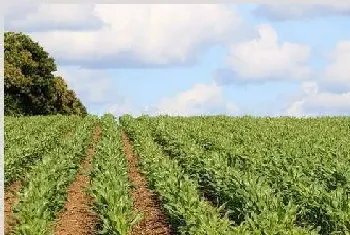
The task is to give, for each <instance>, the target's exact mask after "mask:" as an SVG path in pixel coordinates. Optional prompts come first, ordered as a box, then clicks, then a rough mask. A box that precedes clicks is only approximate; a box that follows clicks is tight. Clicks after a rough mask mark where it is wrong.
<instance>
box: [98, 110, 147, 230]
mask: <svg viewBox="0 0 350 235" xmlns="http://www.w3.org/2000/svg"><path fill="white" fill-rule="evenodd" d="M101 128H102V136H101V140H100V141H99V143H98V144H97V146H96V155H95V157H94V158H93V161H92V172H91V194H92V196H93V198H94V199H95V211H96V212H97V213H98V214H99V216H100V223H101V224H100V226H98V227H99V230H100V231H99V232H100V233H101V234H111V235H112V234H113V235H127V234H130V231H131V229H132V226H133V225H134V224H135V223H136V222H137V221H138V220H139V219H140V218H141V217H140V214H136V213H134V212H133V211H132V198H131V195H130V193H129V191H130V188H131V185H130V183H129V179H128V165H127V161H126V158H125V155H124V154H123V150H122V135H121V129H120V127H119V126H118V125H117V124H116V121H115V119H114V117H113V116H111V115H104V116H103V117H102V118H101Z"/></svg>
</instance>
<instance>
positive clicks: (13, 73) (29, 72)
mask: <svg viewBox="0 0 350 235" xmlns="http://www.w3.org/2000/svg"><path fill="white" fill-rule="evenodd" d="M4 55H5V64H4V65H5V66H4V67H5V71H4V72H5V74H4V75H5V76H4V86H5V97H4V99H5V115H51V114H78V115H86V114H87V112H86V108H85V107H84V105H83V104H82V103H81V101H80V100H79V99H78V98H77V96H76V94H75V93H74V91H73V90H69V89H68V87H67V84H66V82H65V81H64V80H63V78H62V77H55V76H54V75H53V74H52V72H54V71H56V70H57V67H56V64H55V60H54V59H53V58H51V57H50V56H49V54H48V53H47V52H46V51H45V50H44V49H43V48H42V47H41V46H40V45H39V44H38V43H36V42H34V41H33V40H32V39H31V38H30V37H29V36H28V35H26V34H23V33H15V32H5V40H4Z"/></svg>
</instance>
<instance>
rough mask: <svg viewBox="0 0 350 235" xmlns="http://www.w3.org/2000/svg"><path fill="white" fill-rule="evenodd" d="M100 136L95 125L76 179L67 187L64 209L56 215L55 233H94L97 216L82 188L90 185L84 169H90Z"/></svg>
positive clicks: (91, 201) (90, 200)
mask: <svg viewBox="0 0 350 235" xmlns="http://www.w3.org/2000/svg"><path fill="white" fill-rule="evenodd" d="M100 138H101V127H100V126H97V127H96V128H95V132H94V135H93V139H92V143H91V145H90V147H89V149H88V150H87V154H86V157H85V159H84V160H83V162H82V164H81V166H80V168H79V171H78V174H77V176H76V179H75V181H74V182H73V183H72V184H71V185H70V186H69V187H68V189H67V193H68V198H67V202H66V203H65V205H64V210H63V211H62V212H61V213H60V214H59V215H58V218H57V222H56V224H55V228H54V229H55V235H92V234H95V233H96V232H95V228H96V225H97V223H98V216H97V215H96V214H95V213H94V212H93V211H92V209H91V207H92V205H93V200H92V198H91V197H90V196H89V195H88V194H86V193H85V192H84V190H85V189H86V188H88V187H89V186H90V177H89V176H88V175H87V174H86V171H91V167H92V166H91V161H92V158H93V156H94V155H95V148H94V145H95V143H97V142H98V141H99V140H100Z"/></svg>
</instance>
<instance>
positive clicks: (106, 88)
mask: <svg viewBox="0 0 350 235" xmlns="http://www.w3.org/2000/svg"><path fill="white" fill-rule="evenodd" d="M4 19H5V31H16V32H24V33H26V34H28V35H30V37H31V38H32V39H33V40H34V41H37V42H39V44H40V45H41V46H43V47H44V49H45V50H46V51H47V52H49V54H50V56H52V57H53V58H55V60H56V64H57V67H58V70H57V71H56V72H55V74H56V75H59V76H62V77H63V78H64V79H65V80H66V82H67V84H68V86H69V87H70V88H71V89H73V90H74V91H75V92H76V94H77V95H78V97H79V98H80V99H81V100H82V102H83V103H84V104H85V106H86V107H87V109H88V112H89V113H92V114H97V115H102V114H104V113H113V114H114V115H116V116H119V115H122V114H126V113H128V114H132V115H133V116H139V115H142V114H148V115H160V114H168V115H183V116H191V115H217V114H224V115H233V116H240V115H256V116H324V115H327V116H329V115H332V116H333V115H350V66H349V65H350V30H348V29H349V28H350V4H349V3H343V4H340V3H338V4H328V5H306V4H302V5H286V4H283V5H259V4H255V5H253V4H238V5H237V4H235V5H233V4H231V5H230V4H229V5H225V4H219V5H215V4H210V5H190V4H186V5H150V4H147V5H141V4H140V5H139V4H138V5H120V4H119V5H105V4H82V5H79V4H68V5H65V4H59V5H57V4H50V5H43V4H38V5H33V4H30V5H23V3H22V4H21V5H16V4H12V5H10V6H7V7H6V8H5V18H4Z"/></svg>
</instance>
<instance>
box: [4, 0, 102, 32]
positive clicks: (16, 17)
mask: <svg viewBox="0 0 350 235" xmlns="http://www.w3.org/2000/svg"><path fill="white" fill-rule="evenodd" d="M4 18H5V29H6V30H12V31H25V32H42V31H48V30H68V31H71V30H74V31H82V30H96V29H98V28H100V27H101V26H102V22H101V20H99V18H98V17H97V15H96V14H95V13H94V5H91V4H83V5H78V4H69V5H67V4H24V3H17V2H16V3H11V4H10V5H7V7H5V16H4Z"/></svg>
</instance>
